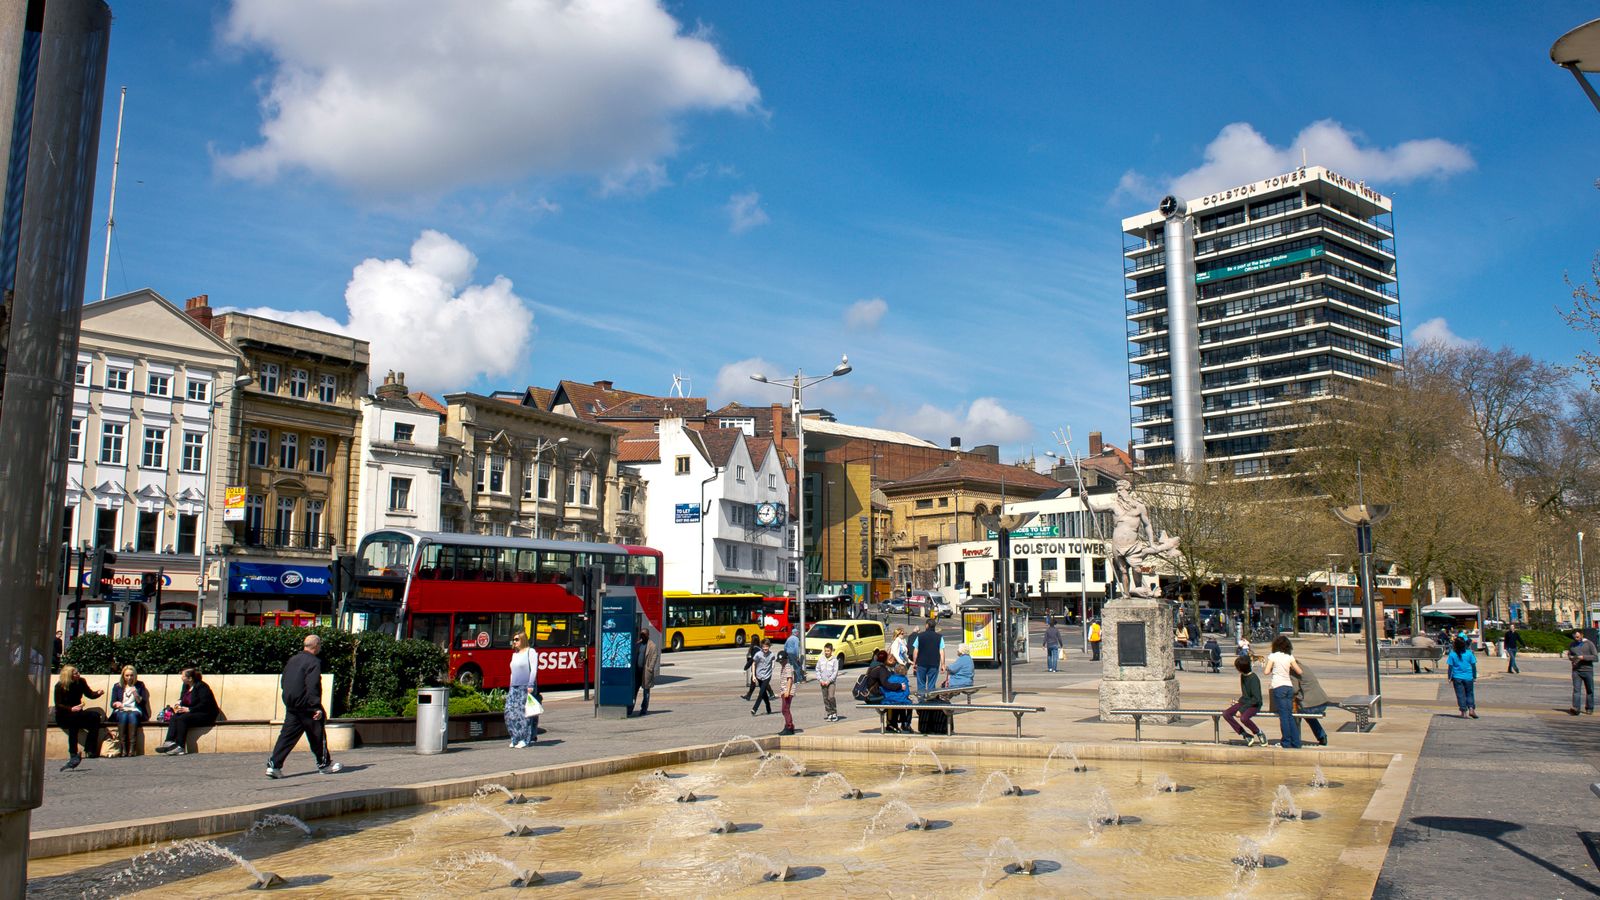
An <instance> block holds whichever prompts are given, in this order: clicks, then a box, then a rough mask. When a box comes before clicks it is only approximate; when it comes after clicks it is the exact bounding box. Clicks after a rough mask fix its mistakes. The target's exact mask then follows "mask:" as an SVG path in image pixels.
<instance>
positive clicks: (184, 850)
mask: <svg viewBox="0 0 1600 900" xmlns="http://www.w3.org/2000/svg"><path fill="white" fill-rule="evenodd" d="M200 856H209V857H212V858H213V859H220V860H223V861H225V862H230V863H233V864H234V865H235V866H238V867H239V868H240V869H241V870H243V871H244V872H246V873H248V874H249V875H250V877H251V878H253V879H255V881H254V883H252V884H251V885H250V888H251V890H265V889H267V888H272V887H277V886H278V885H281V884H283V879H282V878H281V877H279V876H278V875H275V874H273V873H272V872H263V871H261V870H260V869H258V868H256V867H255V866H253V865H251V864H250V861H249V860H247V859H245V858H244V857H242V856H240V855H239V854H237V853H235V852H233V851H232V850H229V849H228V848H226V847H222V846H219V845H218V844H215V843H213V842H211V841H197V840H184V841H177V842H175V843H172V844H169V845H168V846H166V847H162V848H160V849H158V850H151V851H148V852H146V853H141V854H139V855H138V856H135V857H134V858H133V864H132V866H133V867H135V868H136V867H138V866H139V865H140V864H141V863H146V862H153V861H154V859H155V858H156V857H165V858H166V859H168V860H173V861H175V860H179V859H184V858H194V857H200Z"/></svg>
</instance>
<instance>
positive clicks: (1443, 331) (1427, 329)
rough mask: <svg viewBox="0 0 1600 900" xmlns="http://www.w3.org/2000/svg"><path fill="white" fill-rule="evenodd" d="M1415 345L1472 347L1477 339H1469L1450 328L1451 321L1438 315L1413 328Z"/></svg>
mask: <svg viewBox="0 0 1600 900" xmlns="http://www.w3.org/2000/svg"><path fill="white" fill-rule="evenodd" d="M1409 343H1411V344H1412V345H1413V346H1419V345H1422V344H1438V345H1439V346H1441V347H1451V348H1454V347H1470V346H1472V345H1473V344H1476V343H1477V341H1474V340H1469V339H1467V338H1464V337H1462V336H1461V335H1459V334H1456V333H1455V332H1454V331H1451V330H1450V323H1449V322H1446V321H1445V319H1444V316H1437V317H1435V318H1432V319H1429V320H1428V321H1426V322H1423V323H1422V324H1420V325H1418V326H1417V327H1415V328H1413V329H1411V340H1410V342H1409Z"/></svg>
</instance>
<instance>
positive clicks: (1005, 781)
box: [978, 772, 1022, 803]
mask: <svg viewBox="0 0 1600 900" xmlns="http://www.w3.org/2000/svg"><path fill="white" fill-rule="evenodd" d="M996 781H999V782H1000V785H1001V787H1000V792H999V793H997V794H995V796H996V797H1020V796H1022V788H1019V787H1017V786H1016V785H1015V784H1014V783H1012V781H1011V778H1010V776H1008V775H1006V773H1004V772H990V773H989V777H988V778H985V779H984V780H983V786H982V787H980V788H978V802H979V803H982V802H983V799H984V797H986V796H988V793H989V786H990V785H992V784H994V783H995V782H996Z"/></svg>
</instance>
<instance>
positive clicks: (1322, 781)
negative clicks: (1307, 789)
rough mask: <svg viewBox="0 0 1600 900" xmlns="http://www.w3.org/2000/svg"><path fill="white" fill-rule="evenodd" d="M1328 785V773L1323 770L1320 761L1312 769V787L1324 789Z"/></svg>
mask: <svg viewBox="0 0 1600 900" xmlns="http://www.w3.org/2000/svg"><path fill="white" fill-rule="evenodd" d="M1327 786H1328V773H1326V772H1324V771H1322V765H1321V764H1320V763H1319V764H1318V765H1317V767H1316V768H1315V769H1312V770H1311V787H1313V788H1316V789H1317V790H1322V789H1323V788H1325V787H1327Z"/></svg>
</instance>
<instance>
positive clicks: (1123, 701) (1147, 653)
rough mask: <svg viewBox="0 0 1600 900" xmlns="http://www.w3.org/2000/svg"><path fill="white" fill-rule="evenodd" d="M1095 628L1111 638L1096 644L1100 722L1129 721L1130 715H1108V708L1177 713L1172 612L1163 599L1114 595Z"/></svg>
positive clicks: (1148, 718)
mask: <svg viewBox="0 0 1600 900" xmlns="http://www.w3.org/2000/svg"><path fill="white" fill-rule="evenodd" d="M1101 628H1102V629H1103V630H1104V631H1106V632H1109V633H1110V634H1113V635H1116V640H1112V641H1105V642H1104V643H1103V644H1102V645H1101V646H1102V648H1103V653H1102V657H1101V661H1102V669H1101V675H1100V719H1101V721H1106V722H1129V721H1132V717H1130V716H1113V715H1111V713H1110V710H1113V709H1177V708H1178V679H1177V673H1176V668H1177V666H1176V664H1175V662H1174V659H1173V655H1172V609H1171V606H1170V605H1169V604H1168V603H1167V601H1165V600H1163V599H1160V598H1156V597H1118V598H1117V599H1115V600H1113V601H1111V602H1110V603H1108V604H1106V607H1105V611H1104V613H1103V614H1102V617H1101ZM1125 654H1126V655H1125ZM1144 720H1145V721H1146V722H1157V723H1161V722H1169V721H1171V717H1160V716H1146V717H1145V719H1144Z"/></svg>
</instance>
